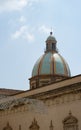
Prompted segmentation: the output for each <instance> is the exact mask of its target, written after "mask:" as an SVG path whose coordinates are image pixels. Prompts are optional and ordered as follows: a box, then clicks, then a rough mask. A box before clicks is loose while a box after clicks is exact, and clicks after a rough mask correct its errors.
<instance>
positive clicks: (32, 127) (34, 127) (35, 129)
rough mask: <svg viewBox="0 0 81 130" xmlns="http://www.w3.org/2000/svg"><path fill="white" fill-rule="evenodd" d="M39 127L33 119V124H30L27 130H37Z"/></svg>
mask: <svg viewBox="0 0 81 130" xmlns="http://www.w3.org/2000/svg"><path fill="white" fill-rule="evenodd" d="M39 128H40V127H39V125H38V124H37V121H36V119H35V118H34V120H33V122H32V124H31V125H30V127H29V129H30V130H39Z"/></svg>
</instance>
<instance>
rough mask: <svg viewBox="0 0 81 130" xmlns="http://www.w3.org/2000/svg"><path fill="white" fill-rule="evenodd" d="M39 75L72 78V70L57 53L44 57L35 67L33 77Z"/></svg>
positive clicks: (50, 53) (49, 53)
mask: <svg viewBox="0 0 81 130" xmlns="http://www.w3.org/2000/svg"><path fill="white" fill-rule="evenodd" d="M38 75H63V76H67V77H69V76H70V69H69V67H68V64H67V63H66V61H65V60H64V58H63V57H62V56H61V55H60V54H58V53H56V52H48V53H45V54H44V55H42V56H41V57H40V58H39V59H38V60H37V62H36V63H35V65H34V68H33V71H32V77H34V76H38Z"/></svg>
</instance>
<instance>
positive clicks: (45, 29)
mask: <svg viewBox="0 0 81 130" xmlns="http://www.w3.org/2000/svg"><path fill="white" fill-rule="evenodd" d="M39 31H40V32H42V33H45V34H48V33H49V32H50V31H51V28H48V27H46V26H45V25H42V26H40V27H39Z"/></svg>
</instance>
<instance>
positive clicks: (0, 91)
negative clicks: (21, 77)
mask: <svg viewBox="0 0 81 130" xmlns="http://www.w3.org/2000/svg"><path fill="white" fill-rule="evenodd" d="M21 91H22V90H15V89H6V88H0V95H5V96H10V95H13V94H17V93H19V92H21Z"/></svg>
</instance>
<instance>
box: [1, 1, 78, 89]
mask: <svg viewBox="0 0 81 130" xmlns="http://www.w3.org/2000/svg"><path fill="white" fill-rule="evenodd" d="M51 28H52V30H53V35H54V36H55V37H56V39H57V41H58V43H57V47H58V49H59V53H60V54H61V55H62V56H63V57H64V58H65V59H66V61H67V62H68V64H69V67H70V70H71V75H72V76H74V75H78V74H81V0H0V88H10V89H24V90H27V89H29V81H28V79H29V78H30V77H31V73H32V69H33V66H34V64H35V62H36V60H37V59H38V58H39V57H40V56H41V55H42V54H43V53H44V50H45V41H46V38H47V37H48V36H49V33H50V31H51Z"/></svg>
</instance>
